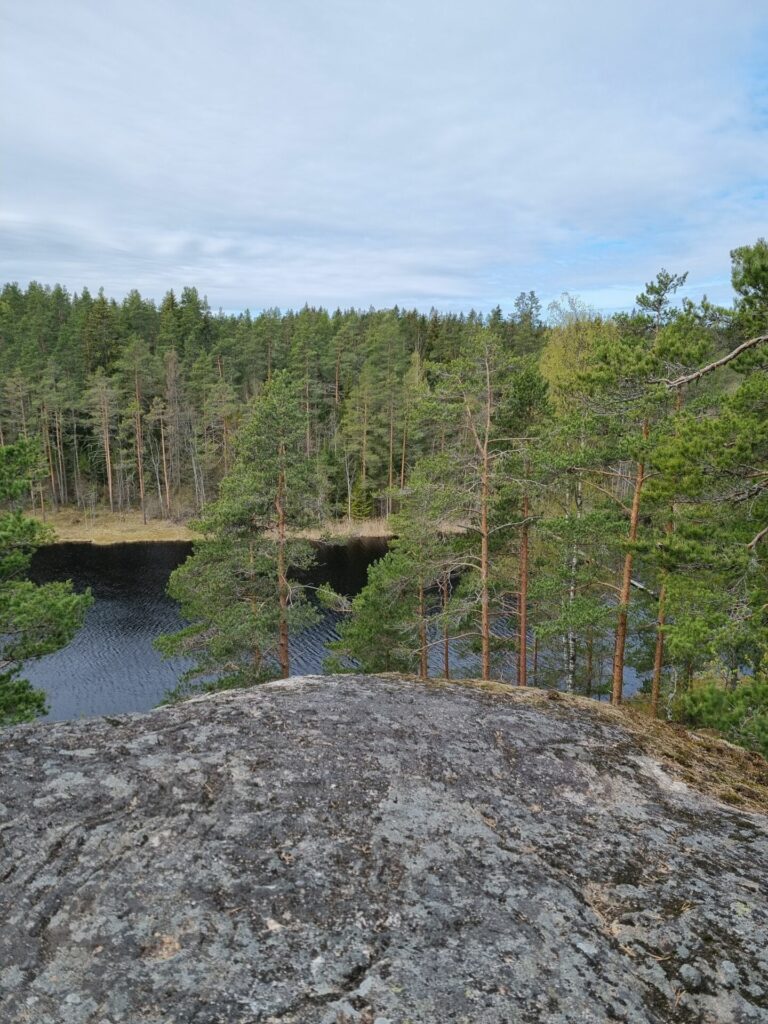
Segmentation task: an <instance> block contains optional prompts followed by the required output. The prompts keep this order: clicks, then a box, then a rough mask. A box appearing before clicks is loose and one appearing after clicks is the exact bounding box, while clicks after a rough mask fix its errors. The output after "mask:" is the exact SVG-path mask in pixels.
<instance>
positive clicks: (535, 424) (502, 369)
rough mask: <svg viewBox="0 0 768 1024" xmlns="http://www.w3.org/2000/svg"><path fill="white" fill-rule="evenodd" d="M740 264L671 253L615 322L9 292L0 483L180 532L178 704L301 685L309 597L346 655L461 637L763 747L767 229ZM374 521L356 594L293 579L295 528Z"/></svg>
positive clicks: (376, 662) (397, 660) (12, 490)
mask: <svg viewBox="0 0 768 1024" xmlns="http://www.w3.org/2000/svg"><path fill="white" fill-rule="evenodd" d="M731 260H732V283H733V289H734V299H733V303H732V305H731V306H729V307H720V306H715V305H713V304H712V303H710V302H709V301H708V300H707V299H706V298H703V299H701V300H700V301H699V302H694V301H692V300H690V299H688V298H682V299H681V298H680V289H681V288H682V287H683V285H684V284H685V282H686V274H684V273H681V274H675V273H669V272H667V271H666V270H662V271H660V272H659V273H658V275H657V276H656V277H655V279H654V280H653V281H651V282H650V283H648V284H646V286H645V288H644V290H643V291H642V292H641V293H640V294H639V295H638V296H637V300H636V305H635V307H634V309H633V310H632V311H631V312H629V313H618V314H615V315H612V316H604V315H600V314H598V313H596V312H594V311H593V310H591V309H589V308H587V307H586V306H584V305H583V304H582V303H580V302H579V300H577V299H575V298H573V297H571V296H568V295H564V296H563V297H562V298H561V299H560V300H559V301H557V302H555V303H552V304H551V305H550V306H549V307H548V309H547V310H546V311H544V310H542V307H541V304H540V302H539V300H538V298H537V296H536V295H535V293H534V292H532V291H528V292H522V293H521V294H520V295H519V297H518V298H517V300H516V301H515V303H514V308H513V310H512V312H511V313H509V314H508V315H505V314H504V313H503V312H502V310H501V309H500V308H498V307H497V308H496V309H493V310H492V311H491V312H490V313H489V314H481V313H475V312H471V313H469V314H462V315H456V314H441V313H438V312H437V311H432V312H431V313H429V314H423V313H420V312H417V311H415V310H404V309H399V308H397V307H395V308H394V309H389V310H380V311H378V310H373V309H370V310H367V311H363V310H343V311H342V310H336V311H334V312H329V311H327V310H324V309H318V308H310V307H305V308H303V309H301V310H299V311H297V312H292V311H288V312H281V311H280V310H277V309H270V310H265V311H263V312H260V313H258V314H251V313H249V312H247V311H246V312H243V313H238V314H228V313H224V312H222V311H219V312H213V311H212V310H211V309H210V308H209V306H208V303H207V301H206V300H205V299H204V298H201V296H200V295H199V294H198V292H197V291H196V290H195V289H194V288H191V287H187V288H184V289H183V290H182V291H181V293H180V295H179V296H178V297H177V296H176V295H175V294H174V293H173V292H168V294H167V295H166V296H165V298H164V299H163V300H162V302H161V303H160V305H159V306H157V305H156V304H155V303H154V302H153V301H151V300H149V299H145V298H142V296H141V295H140V294H139V293H138V292H137V291H132V292H130V294H128V295H127V296H126V297H125V299H123V300H122V301H121V302H118V301H116V300H115V299H112V298H109V297H107V296H106V295H105V294H104V293H103V291H100V292H99V293H98V295H96V296H93V295H91V294H90V293H89V292H88V291H87V290H86V289H84V290H83V291H82V292H80V293H77V294H74V295H70V294H69V293H68V292H67V291H66V290H65V289H64V288H62V287H60V286H58V285H57V286H53V287H49V286H44V285H41V284H37V283H32V284H30V285H29V286H28V287H27V288H26V290H23V289H21V288H20V287H18V286H17V285H16V284H7V285H6V286H5V287H4V288H3V289H2V293H1V294H0V379H1V380H2V387H1V388H0V448H2V450H5V451H6V452H7V453H8V458H7V459H6V463H7V464H8V465H9V466H13V465H14V464H16V465H17V466H22V468H23V471H22V469H19V470H18V471H17V474H16V479H15V483H14V485H13V486H10V485H9V486H8V487H6V488H5V490H4V492H3V497H4V498H5V499H6V504H7V505H8V507H9V508H10V507H13V508H14V509H16V510H17V511H16V512H14V513H13V515H17V513H18V511H19V510H22V509H23V510H24V511H25V512H27V513H30V512H32V513H36V514H37V515H40V514H41V513H42V512H44V511H45V510H46V509H48V510H55V509H61V508H67V507H72V508H76V509H79V510H81V512H83V513H84V514H85V513H87V512H88V511H89V510H93V509H95V508H101V507H104V508H107V509H109V510H110V511H112V512H114V513H115V514H117V515H119V514H120V513H123V512H125V511H126V510H129V509H135V510H139V511H140V512H141V514H142V515H143V516H144V519H145V521H146V520H148V519H158V518H164V519H191V520H192V521H193V523H194V524H195V526H196V528H197V529H198V530H199V532H200V540H199V541H198V543H197V544H196V547H195V553H194V555H193V556H192V557H191V558H190V559H189V560H188V561H187V563H185V565H183V566H182V567H181V568H180V569H178V570H177V571H176V572H175V573H174V575H173V576H172V578H171V583H170V593H171V594H172V596H174V597H175V598H176V599H177V600H178V601H179V602H180V604H181V607H182V611H183V614H184V615H185V618H186V619H187V621H188V622H189V625H188V626H187V627H186V628H185V629H184V630H183V631H182V632H181V633H179V634H175V635H174V636H170V637H165V638H163V639H161V640H160V641H159V643H160V646H161V647H162V649H163V650H164V651H165V652H166V653H184V654H186V655H189V656H191V657H193V658H194V659H195V668H194V669H192V670H191V671H190V673H188V675H187V677H186V679H185V681H184V683H183V685H182V687H181V689H180V692H182V693H184V692H190V690H191V689H192V688H194V687H195V686H200V685H202V686H204V687H207V688H215V687H220V686H223V685H250V684H252V683H254V682H258V681H260V680H262V679H265V678H268V677H271V676H274V675H276V674H278V675H288V674H289V672H290V643H291V636H292V635H293V634H294V633H295V632H296V631H297V630H300V629H302V628H305V627H306V626H307V625H308V624H310V623H311V622H312V621H313V619H314V617H316V616H317V614H318V607H322V605H323V604H325V605H327V606H329V607H333V608H335V609H337V610H339V611H341V612H343V616H342V617H343V622H342V624H341V626H340V630H339V634H340V635H339V640H338V642H337V643H335V644H334V648H335V650H334V651H333V652H332V653H331V656H330V658H329V667H330V668H333V669H334V670H345V669H350V668H352V667H356V666H358V667H360V668H361V669H362V670H364V671H369V672H378V671H402V672H407V673H412V674H414V675H419V676H421V677H426V676H428V675H429V674H435V670H434V663H435V654H436V652H437V653H438V654H439V658H440V664H441V666H442V667H441V670H440V673H439V674H440V675H442V676H450V675H451V672H452V669H451V657H450V655H451V652H455V651H456V650H457V649H466V651H467V652H468V654H471V656H472V658H473V659H474V660H473V661H472V664H473V665H475V666H476V674H478V675H480V676H481V677H482V679H484V680H491V679H501V680H504V681H507V682H512V683H515V684H518V685H521V686H525V685H533V686H542V687H560V688H562V689H565V690H567V691H570V692H575V693H581V694H585V695H588V696H601V695H609V696H610V698H611V699H612V700H613V702H614V703H620V702H621V701H622V699H623V697H624V689H625V684H626V676H627V672H628V671H629V670H631V671H632V672H633V676H634V677H636V678H639V679H640V680H642V694H643V699H644V700H645V702H646V704H647V706H648V709H649V710H650V712H651V713H652V714H654V715H662V716H664V717H674V716H678V717H682V718H684V719H685V720H687V721H693V722H697V723H699V724H702V725H709V726H713V727H716V728H720V729H722V730H723V731H725V732H726V734H727V735H729V736H730V737H731V738H732V739H734V740H736V741H737V742H740V743H744V744H745V745H747V746H751V747H754V748H755V749H758V750H762V751H763V752H764V753H766V752H768V676H767V674H766V669H767V667H768V643H767V642H768V632H767V631H766V626H767V625H768V576H767V574H766V569H767V567H768V557H767V556H768V345H765V344H763V343H764V342H765V341H766V340H768V334H766V332H767V331H768V243H766V242H765V240H763V239H759V240H758V241H757V242H756V243H754V244H752V245H745V246H743V247H741V248H738V249H735V250H734V251H733V252H732V253H731ZM19 453H22V454H21V455H19ZM23 453H27V455H24V454H23ZM30 453H31V454H30ZM19 459H21V462H19ZM14 460H15V462H14ZM25 460H26V461H25ZM20 482H21V483H20ZM22 484H23V486H22ZM9 514H10V513H9ZM374 517H377V518H380V519H383V520H386V523H385V528H386V530H387V532H388V533H389V534H390V535H391V536H392V537H393V540H392V543H391V544H390V549H389V552H388V553H387V555H386V556H385V557H384V558H382V559H381V560H380V561H379V562H378V563H376V565H375V566H374V567H373V568H372V569H371V571H370V573H369V582H368V586H367V587H366V588H365V589H364V590H363V592H362V593H361V594H360V595H359V596H357V597H356V598H354V600H352V601H351V602H348V601H346V600H345V599H344V597H343V596H342V595H335V594H333V593H331V592H330V591H328V590H325V589H324V588H321V589H320V591H319V592H317V591H313V592H308V591H307V589H306V587H305V586H304V585H303V584H302V582H301V581H302V573H303V572H304V571H305V570H306V568H307V567H308V565H309V564H310V563H311V561H312V558H313V549H312V547H311V545H310V544H309V543H308V542H307V540H306V539H305V536H304V535H303V532H304V531H306V530H307V529H308V528H310V527H315V528H322V526H323V525H324V524H328V523H329V522H332V521H334V520H346V521H349V522H351V521H354V520H366V519H370V518H374ZM15 521H16V522H17V523H18V522H19V520H18V519H17V520H15ZM4 543H5V542H4ZM30 543H31V542H30ZM27 546H30V545H27ZM0 584H2V579H0ZM0 589H2V587H1V586H0ZM71 596H72V595H70V597H71ZM80 614H81V612H80V611H76V610H75V609H73V610H72V615H71V616H70V617H71V618H72V623H73V628H74V622H75V619H77V616H78V615H80ZM8 615H9V613H8V612H7V602H6V603H5V604H4V605H3V617H4V618H3V622H2V623H0V631H2V632H4V633H5V632H7V624H8ZM4 624H5V627H6V628H4ZM5 664H6V662H3V665H5ZM0 667H1V666H0ZM14 673H16V669H15V668H14V669H13V672H12V673H11V674H10V675H9V674H8V673H6V676H7V679H8V680H11V679H12V678H13V679H16V682H17V683H18V679H17V678H16V675H15V674H14ZM454 673H455V670H454ZM2 678H5V677H2ZM2 678H0V683H1V682H2ZM9 685H10V684H9ZM39 710H40V708H39V706H35V707H33V708H31V711H30V714H36V713H38V712H39Z"/></svg>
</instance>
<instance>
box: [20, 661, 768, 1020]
mask: <svg viewBox="0 0 768 1024" xmlns="http://www.w3.org/2000/svg"><path fill="white" fill-rule="evenodd" d="M766 879H768V818H767V817H766V816H764V815H762V814H759V813H755V812H747V811H745V810H743V809H742V810H739V809H736V808H733V807H729V806H727V805H726V804H724V803H721V802H718V801H717V800H715V799H713V798H712V797H710V796H706V795H704V794H703V793H700V792H697V791H695V790H694V789H692V788H690V787H689V786H687V785H686V784H685V783H683V782H682V781H680V780H679V779H678V778H676V777H675V776H674V775H673V774H670V772H669V771H668V770H667V769H666V768H665V767H664V766H663V765H662V764H661V763H660V762H659V761H658V760H657V759H654V757H652V756H649V754H648V753H646V752H644V751H643V749H642V747H641V745H639V744H638V742H637V740H636V738H635V737H634V736H633V734H632V733H631V732H629V731H627V730H626V729H624V728H623V727H622V725H621V723H620V720H619V719H616V720H611V719H609V718H606V717H605V716H604V715H600V714H598V713H597V712H596V710H595V709H594V707H593V706H590V705H589V703H588V702H586V701H581V702H580V701H547V700H545V699H542V698H540V697H539V698H536V697H535V696H534V695H521V696H518V695H515V694H509V693H505V692H503V690H502V689H501V688H500V689H499V691H498V692H492V691H488V690H483V689H480V688H473V687H469V686H459V685H456V686H442V687H435V686H429V685H423V684H419V683H414V682H411V681H407V680H404V679H398V678H395V677H364V676H358V677H356V676H337V677H303V678H298V679H294V680H289V681H288V682H285V683H277V684H270V685H267V686H263V687H261V688H259V689H257V690H251V691H247V692H238V693H230V694H223V695H219V696H216V697H211V698H205V699H202V700H196V701H192V702H189V703H187V704H184V705H180V706H177V707H174V708H166V709H161V710H158V711H155V712H152V713H151V714H148V715H130V716H122V717H119V718H101V719H93V720H89V721H84V722H70V723H59V724H55V725H34V726H26V727H22V728H18V729H13V730H9V731H6V732H4V733H2V734H0V920H2V928H0V1020H2V1021H3V1022H4V1024H22V1022H24V1024H122V1022H125V1024H257V1022H258V1024H262V1022H263V1024H277V1022H281V1024H345V1022H346V1024H351V1022H360V1024H407V1022H410V1024H420V1022H435V1024H437V1022H440V1024H444V1022H457V1024H458V1022H464V1024H504V1022H509V1024H513V1022H514V1024H518V1022H520V1024H523V1022H531V1024H538V1022H541V1021H546V1022H549V1024H604V1022H606V1021H626V1022H631V1024H646V1022H648V1024H651V1022H652V1024H669V1022H676V1021H679V1022H690V1024H694V1022H695V1024H707V1022H711V1024H728V1022H734V1024H741V1022H750V1024H751V1022H766V1021H768V892H767V886H766Z"/></svg>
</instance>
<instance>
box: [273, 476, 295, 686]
mask: <svg viewBox="0 0 768 1024" xmlns="http://www.w3.org/2000/svg"><path fill="white" fill-rule="evenodd" d="M284 496H285V476H284V474H283V473H282V472H281V473H280V475H279V477H278V483H277V494H276V496H275V511H276V512H277V594H278V600H279V603H280V621H279V625H278V643H277V652H278V654H277V656H278V661H279V663H280V674H281V676H282V677H283V679H287V678H288V676H289V675H290V674H291V660H290V647H289V641H288V597H289V590H288V579H287V571H288V569H287V566H286V561H285V545H286V528H285V508H284V506H283V498H284Z"/></svg>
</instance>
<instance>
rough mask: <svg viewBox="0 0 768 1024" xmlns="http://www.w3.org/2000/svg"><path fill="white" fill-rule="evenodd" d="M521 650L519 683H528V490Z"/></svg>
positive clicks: (523, 540)
mask: <svg viewBox="0 0 768 1024" xmlns="http://www.w3.org/2000/svg"><path fill="white" fill-rule="evenodd" d="M519 612H520V616H519V621H520V652H519V663H518V669H517V685H518V686H527V685H528V492H527V491H526V492H525V493H524V494H523V527H522V530H521V532H520V608H519Z"/></svg>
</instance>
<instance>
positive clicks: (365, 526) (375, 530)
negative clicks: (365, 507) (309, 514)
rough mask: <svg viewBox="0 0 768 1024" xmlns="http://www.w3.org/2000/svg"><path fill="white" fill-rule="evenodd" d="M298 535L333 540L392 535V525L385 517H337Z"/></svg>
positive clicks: (300, 531) (310, 538) (306, 538)
mask: <svg viewBox="0 0 768 1024" xmlns="http://www.w3.org/2000/svg"><path fill="white" fill-rule="evenodd" d="M296 536H297V537H302V538H303V539H304V540H316V541H323V540H324V541H333V540H355V539H358V538H362V537H391V536H392V527H391V526H390V522H389V520H388V519H385V518H383V517H381V518H377V519H336V520H329V521H328V522H326V523H323V525H322V526H313V527H311V528H310V529H306V530H299V531H298V532H297V533H296Z"/></svg>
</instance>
